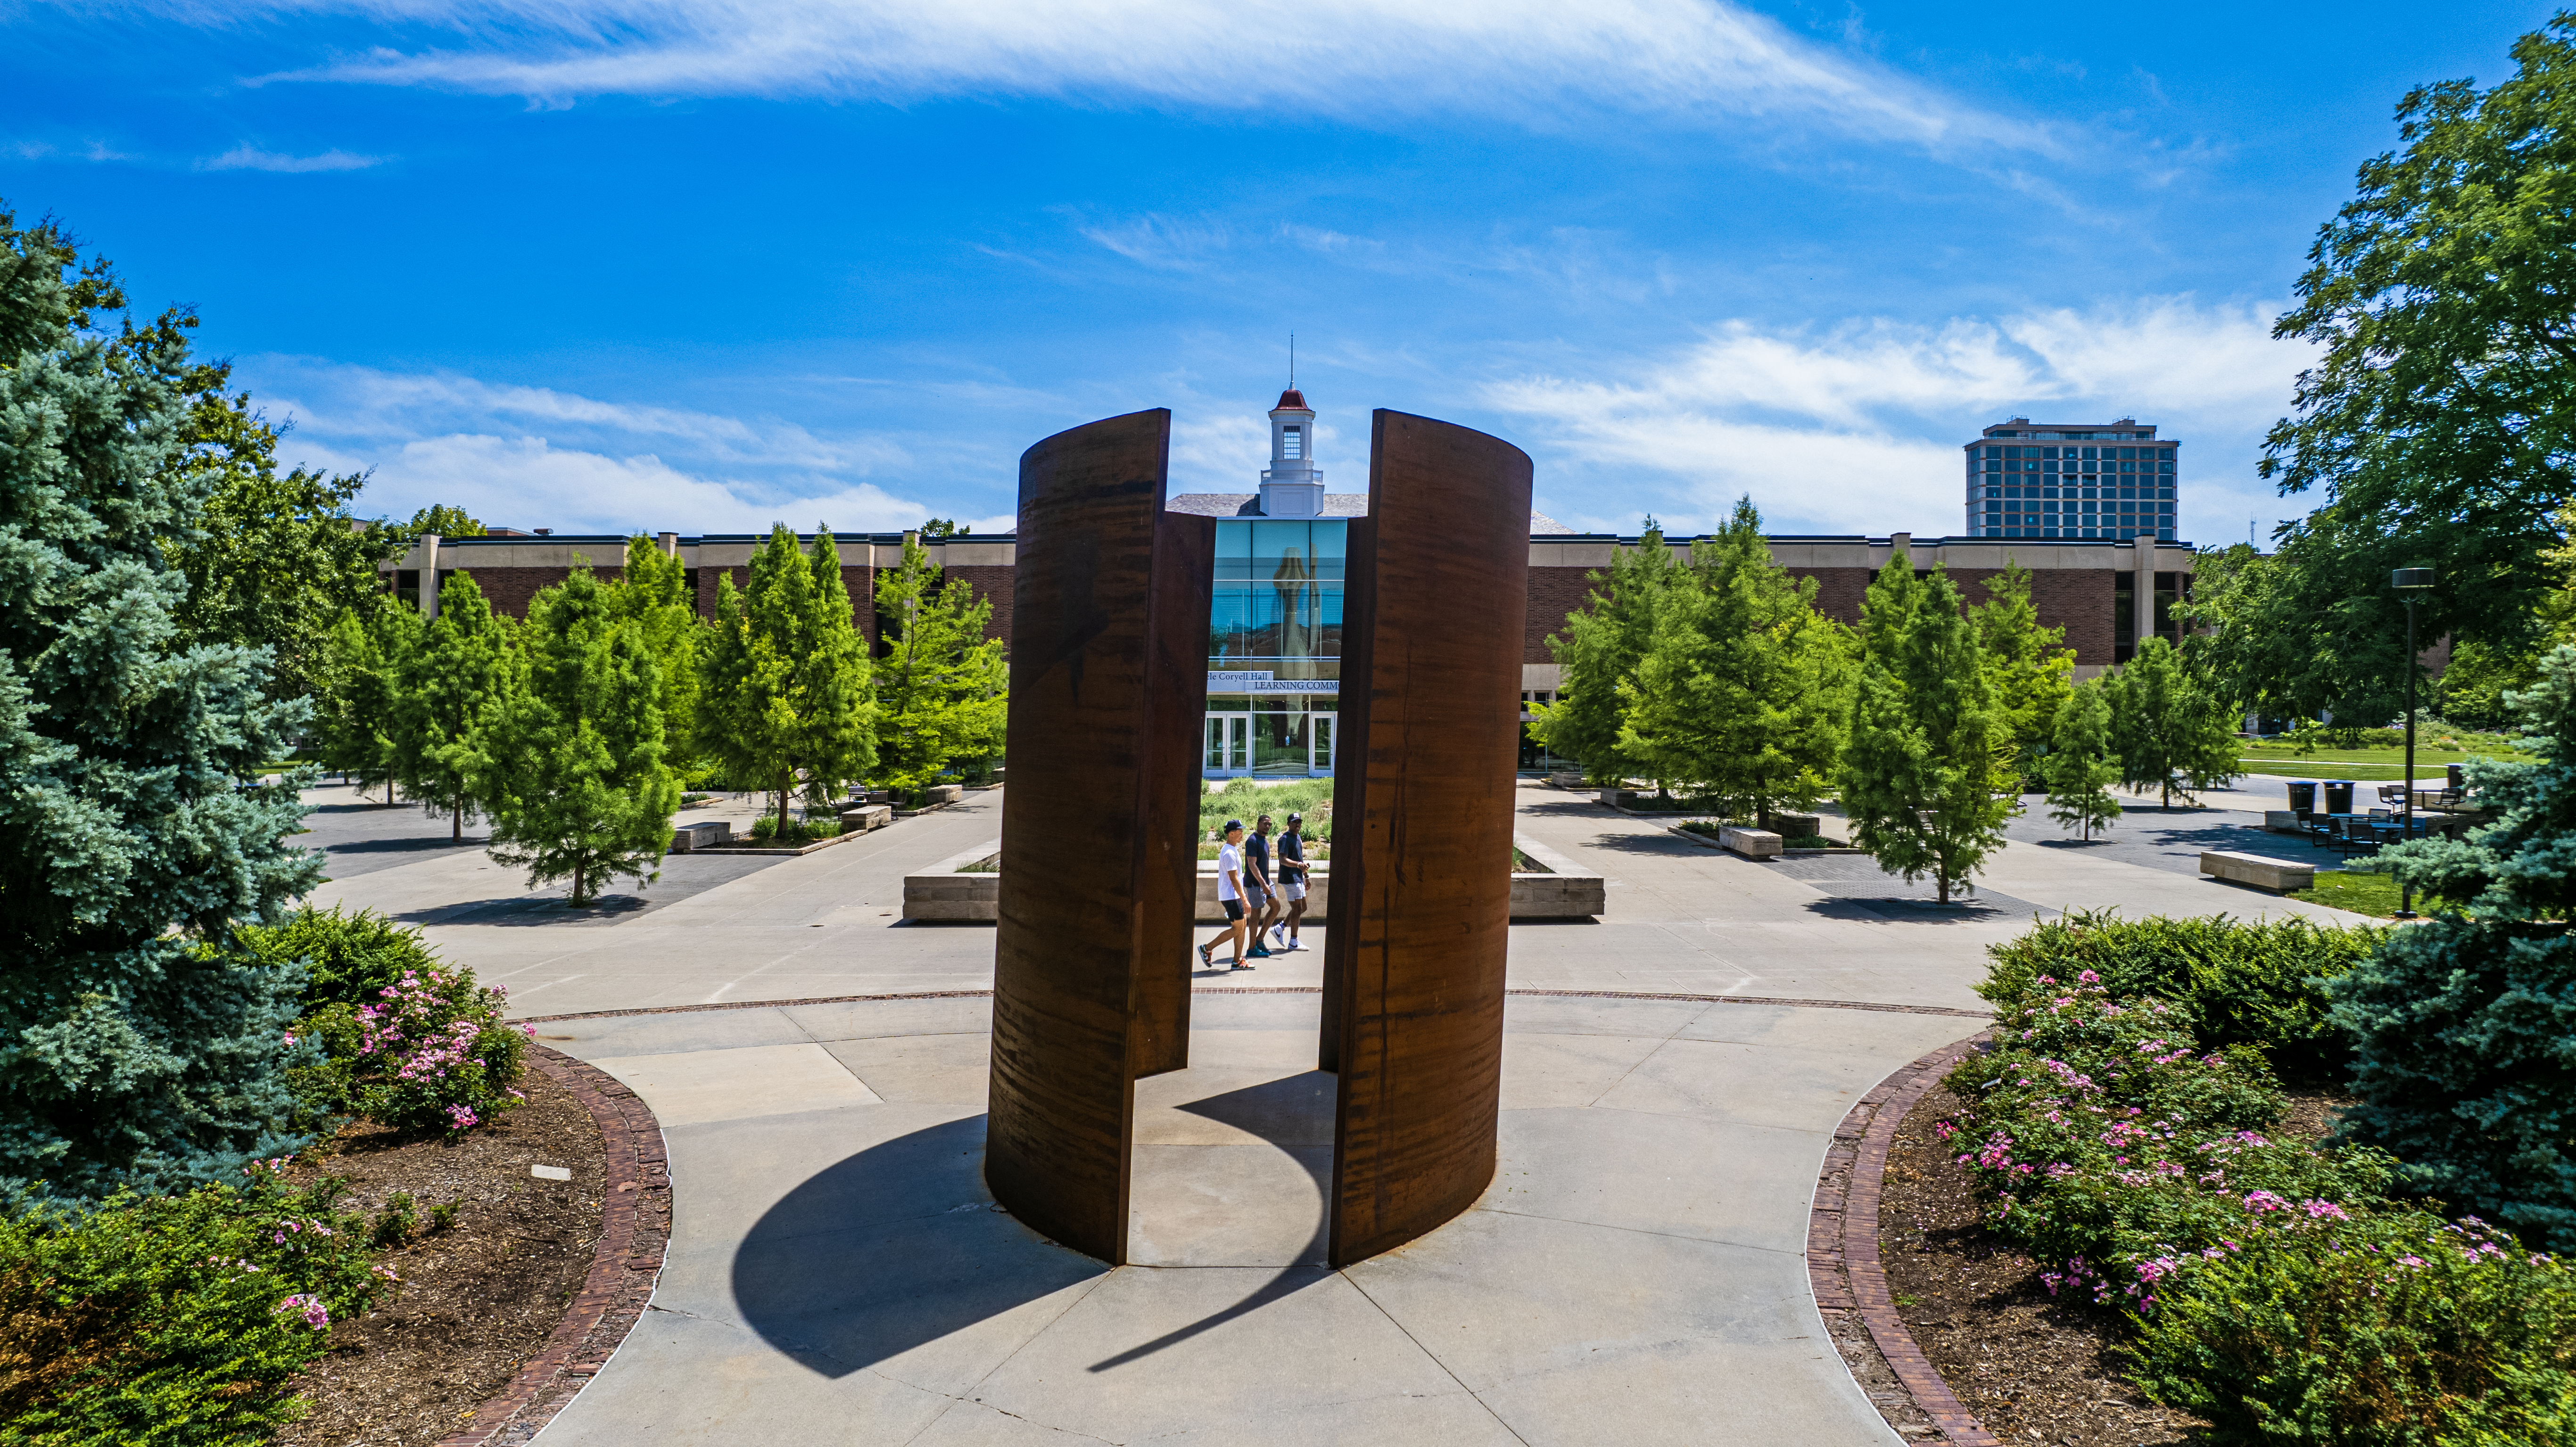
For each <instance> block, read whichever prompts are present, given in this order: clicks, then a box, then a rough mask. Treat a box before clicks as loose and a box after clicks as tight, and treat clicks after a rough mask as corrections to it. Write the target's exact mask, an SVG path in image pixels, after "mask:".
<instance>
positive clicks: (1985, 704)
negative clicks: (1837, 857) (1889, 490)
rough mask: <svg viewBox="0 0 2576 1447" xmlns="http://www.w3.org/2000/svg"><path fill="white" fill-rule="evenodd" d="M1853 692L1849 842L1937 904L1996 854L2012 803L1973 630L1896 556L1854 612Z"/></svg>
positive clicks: (1940, 577) (2008, 764)
mask: <svg viewBox="0 0 2576 1447" xmlns="http://www.w3.org/2000/svg"><path fill="white" fill-rule="evenodd" d="M1860 615H1861V625H1860V634H1861V655H1860V684H1859V688H1858V691H1857V692H1856V693H1855V695H1854V697H1853V703H1852V724H1851V742H1850V744H1849V745H1848V746H1847V747H1846V750H1845V752H1844V755H1843V768H1842V799H1843V812H1844V813H1845V814H1847V815H1848V816H1850V818H1851V821H1852V839H1853V842H1855V843H1857V844H1858V845H1860V847H1861V848H1863V849H1866V850H1868V851H1869V852H1870V853H1871V854H1872V855H1875V856H1876V857H1877V859H1878V862H1879V865H1880V866H1881V867H1882V868H1885V869H1888V870H1891V871H1893V872H1895V873H1898V874H1901V875H1903V876H1905V879H1906V881H1907V882H1908V883H1911V882H1913V881H1914V880H1916V879H1920V878H1922V877H1923V876H1924V875H1926V874H1929V875H1931V876H1932V879H1933V882H1934V883H1935V884H1936V885H1937V886H1938V887H1939V890H1940V895H1941V901H1942V902H1943V903H1944V904H1946V903H1948V902H1949V900H1950V891H1951V890H1952V889H1953V888H1955V887H1957V886H1959V885H1961V884H1964V883H1965V882H1966V881H1967V880H1968V878H1969V877H1970V876H1971V875H1973V874H1974V873H1975V872H1976V868H1977V866H1978V865H1979V864H1980V863H1982V862H1984V860H1985V857H1986V856H1987V855H1988V854H1991V853H1993V852H1994V851H1995V850H1997V849H2000V848H2002V847H2003V843H2004V829H2003V826H2004V821H2005V820H2007V819H2009V818H2011V817H2012V816H2013V815H2014V814H2015V813H2016V812H2018V810H2019V809H2020V805H2019V804H2018V803H2017V802H2016V801H2015V800H2014V799H2013V798H2011V797H2010V796H2008V795H2006V794H2005V793H2003V792H2002V791H2003V790H2004V789H2006V788H2008V787H2010V786H2011V784H2012V783H2013V780H2012V738H2011V735H2010V734H2009V733H2008V732H2006V728H2005V722H2004V718H2003V715H2002V711H2001V710H2000V709H1998V708H1997V707H1996V706H1995V699H1994V683H1993V681H1992V679H1991V678H1990V677H1989V676H1988V674H1987V672H1986V669H1985V668H1984V666H1983V662H1982V660H1981V659H1980V658H1979V657H1978V651H1977V637H1976V632H1975V630H1974V629H1973V628H1971V627H1970V626H1969V624H1968V620H1967V618H1966V617H1965V616H1963V615H1962V614H1961V613H1960V610H1959V590H1958V589H1957V588H1956V587H1954V586H1952V584H1951V582H1950V579H1949V577H1948V575H1947V574H1946V573H1945V572H1944V570H1942V569H1940V568H1935V569H1933V570H1932V574H1931V576H1930V577H1928V578H1920V579H1918V578H1916V577H1915V576H1914V560H1913V558H1912V557H1911V556H1909V555H1908V554H1907V553H1906V552H1905V551H1904V550H1903V549H1899V550H1898V551H1897V553H1896V555H1895V556H1894V557H1892V558H1890V559H1889V560H1888V563H1887V566H1886V567H1885V568H1883V569H1881V570H1880V571H1879V574H1878V576H1877V577H1876V578H1874V579H1872V580H1871V582H1870V585H1869V593H1868V595H1867V596H1866V597H1865V598H1863V599H1862V601H1861V608H1860Z"/></svg>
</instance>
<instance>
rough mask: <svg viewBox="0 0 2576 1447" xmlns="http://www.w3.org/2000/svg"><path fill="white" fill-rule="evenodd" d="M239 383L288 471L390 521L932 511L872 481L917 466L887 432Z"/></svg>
mask: <svg viewBox="0 0 2576 1447" xmlns="http://www.w3.org/2000/svg"><path fill="white" fill-rule="evenodd" d="M241 375H242V376H243V378H244V380H246V381H250V382H252V383H254V384H255V385H256V386H257V387H258V389H259V391H260V394H261V395H262V396H263V397H264V398H266V399H267V407H268V410H269V412H270V415H271V416H272V417H273V418H275V419H276V420H279V421H282V422H286V423H288V424H290V430H289V432H288V434H287V438H286V442H285V444H284V448H283V452H284V454H285V456H286V458H287V460H289V461H290V462H293V463H297V464H300V465H305V466H314V467H321V468H325V469H328V470H331V471H335V472H369V473H371V474H372V475H371V477H370V479H369V482H368V487H367V493H366V497H365V500H364V504H363V505H364V506H366V507H369V508H372V509H375V510H378V511H382V512H385V513H388V514H393V515H408V514H410V513H411V512H413V511H415V510H417V509H419V508H421V507H423V506H426V505H428V504H430V503H433V502H447V503H453V504H456V505H458V506H461V507H464V508H465V509H466V510H467V511H469V512H472V513H474V514H475V515H476V516H477V517H480V518H482V519H484V520H485V521H486V522H491V523H499V524H505V525H510V526H517V527H554V528H558V529H562V530H564V531H569V532H584V531H590V532H626V531H631V530H644V531H658V530H661V529H665V528H669V529H675V530H679V531H685V532H699V531H710V532H724V531H749V530H757V529H760V528H765V527H767V526H768V525H769V524H770V523H771V522H773V521H785V522H790V523H793V524H795V525H796V526H799V527H810V526H812V525H813V524H815V523H816V522H818V521H819V522H826V523H829V524H830V525H831V526H832V527H834V528H837V529H841V530H843V531H850V532H859V531H871V530H877V531H881V530H888V529H893V528H900V527H909V526H911V525H913V524H915V523H918V522H920V521H921V520H922V519H923V518H924V517H926V516H928V515H929V513H930V509H929V508H928V507H927V506H926V505H925V504H924V503H923V502H922V501H920V500H919V499H917V498H915V497H910V496H905V495H903V493H902V492H898V491H896V490H894V489H893V488H890V487H888V486H885V485H881V484H880V483H878V482H876V481H872V480H869V477H868V475H869V474H871V473H874V472H877V471H879V470H881V469H886V468H900V467H902V466H903V465H904V464H906V463H908V462H910V461H911V460H912V459H911V456H910V454H909V453H908V452H907V451H906V449H905V448H903V447H902V446H901V445H899V444H897V443H895V442H893V441H890V440H888V439H885V438H882V437H876V436H869V435H853V436H844V437H825V436H820V435H817V434H816V433H814V432H812V431H809V430H808V429H806V428H804V427H800V426H797V425H795V424H793V423H787V422H780V421H777V420H775V419H768V418H747V417H736V416H728V415H725V414H722V413H714V412H703V411H695V410H689V409H682V408H671V407H657V406H643V405H635V404H630V403H622V402H612V401H606V400H602V399H600V398H595V397H585V396H581V395H579V394H577V393H571V392H564V391H559V390H555V389H551V388H544V387H523V386H511V385H506V384H496V383H490V382H484V381H481V380H479V379H476V378H472V377H465V376H458V375H455V374H451V373H437V374H428V375H419V374H403V373H392V372H383V371H377V370H374V369H371V368H365V367H347V366H339V365H336V364H332V363H328V362H320V361H315V360H313V359H310V358H298V357H255V358H250V359H247V360H245V361H244V362H243V363H242V364H241ZM905 491H909V489H905Z"/></svg>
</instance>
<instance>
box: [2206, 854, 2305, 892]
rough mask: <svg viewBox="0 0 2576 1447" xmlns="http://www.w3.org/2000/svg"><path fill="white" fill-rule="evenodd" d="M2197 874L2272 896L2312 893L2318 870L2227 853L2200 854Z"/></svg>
mask: <svg viewBox="0 0 2576 1447" xmlns="http://www.w3.org/2000/svg"><path fill="white" fill-rule="evenodd" d="M2200 872H2201V873H2203V874H2206V875H2210V876H2212V877H2214V878H2218V879H2223V880H2226V881H2227V882H2228V883H2230V884H2247V885H2252V886H2253V887H2254V888H2256V889H2267V890H2270V891H2271V892H2272V893H2274V894H2288V893H2290V892H2291V891H2292V890H2298V889H2313V888H2315V887H2316V883H2317V870H2316V866H2315V865H2313V864H2292V863H2290V862H2289V861H2287V860H2282V859H2267V858H2265V857H2263V856H2262V855H2260V854H2238V853H2236V852H2235V851H2233V850H2227V849H2210V850H2205V851H2203V852H2202V854H2201V856H2200Z"/></svg>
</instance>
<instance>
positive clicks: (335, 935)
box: [245, 910, 526, 1133]
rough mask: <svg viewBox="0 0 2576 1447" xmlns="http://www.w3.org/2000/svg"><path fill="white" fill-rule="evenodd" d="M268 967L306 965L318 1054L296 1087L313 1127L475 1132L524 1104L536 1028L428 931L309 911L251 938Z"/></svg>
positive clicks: (304, 1026)
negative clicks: (364, 1122) (358, 1124)
mask: <svg viewBox="0 0 2576 1447" xmlns="http://www.w3.org/2000/svg"><path fill="white" fill-rule="evenodd" d="M245 934H246V936H247V937H248V943H249V945H250V947H251V948H252V949H253V950H254V952H256V953H257V954H259V955H260V956H262V957H263V958H264V959H268V960H274V961H277V962H281V963H285V962H293V963H299V964H302V965H303V966H304V967H305V969H306V971H307V977H306V983H305V988H304V1004H305V1014H304V1016H303V1018H302V1019H299V1020H298V1021H296V1023H295V1025H294V1026H293V1028H292V1029H290V1030H289V1032H288V1034H289V1036H290V1041H291V1043H302V1044H304V1045H305V1046H306V1047H307V1051H308V1054H307V1055H306V1057H305V1060H304V1063H303V1064H301V1065H299V1066H298V1067H297V1068H296V1069H295V1070H294V1071H293V1072H292V1073H291V1076H290V1078H291V1079H292V1080H293V1081H294V1082H295V1085H296V1089H297V1093H298V1096H299V1098H300V1099H301V1100H302V1101H303V1103H304V1106H305V1109H306V1112H307V1115H308V1116H309V1117H310V1118H311V1120H310V1122H309V1123H310V1124H312V1125H314V1126H316V1127H317V1128H318V1127H322V1126H324V1125H325V1124H326V1123H327V1122H328V1121H329V1119H330V1118H332V1117H336V1116H347V1115H365V1116H369V1117H371V1118H373V1119H375V1120H378V1121H381V1122H383V1123H384V1124H387V1125H391V1126H397V1127H401V1128H403V1129H407V1130H440V1131H446V1132H450V1133H453V1132H457V1131H464V1130H470V1129H472V1128H473V1127H475V1126H477V1125H480V1124H482V1123H483V1122H485V1121H487V1120H489V1119H491V1118H492V1116H493V1115H494V1114H495V1113H496V1112H499V1111H503V1110H507V1109H509V1108H510V1107H511V1106H512V1105H514V1104H515V1103H517V1100H518V1092H517V1091H516V1090H515V1089H513V1088H512V1087H513V1086H514V1085H515V1084H516V1083H517V1081H518V1078H519V1072H520V1069H521V1066H522V1055H523V1052H524V1049H525V1036H526V1031H525V1029H524V1027H513V1026H510V1025H507V1024H505V1023H504V1022H503V1021H502V1018H501V1009H502V997H503V991H502V990H501V989H499V988H497V987H495V988H486V987H484V986H482V985H480V984H478V983H476V981H475V979H474V972H473V971H471V970H467V969H463V968H460V967H458V966H454V965H447V964H442V963H440V962H439V960H438V958H437V957H436V956H435V955H433V954H431V953H430V951H429V948H428V947H427V946H426V945H425V944H423V943H422V942H421V938H420V932H419V931H418V930H415V929H409V928H406V927H404V926H401V925H397V924H395V923H394V922H393V921H391V920H389V919H386V918H385V917H384V916H382V915H378V914H373V913H370V912H367V911H364V910H362V911H360V912H358V913H356V914H343V913H341V912H340V911H338V910H331V911H319V910H305V911H303V912H301V913H299V914H297V915H295V916H294V917H293V918H291V919H289V920H288V921H287V922H286V923H285V924H283V925H280V926H277V927H275V928H273V929H261V930H252V931H246V932H245Z"/></svg>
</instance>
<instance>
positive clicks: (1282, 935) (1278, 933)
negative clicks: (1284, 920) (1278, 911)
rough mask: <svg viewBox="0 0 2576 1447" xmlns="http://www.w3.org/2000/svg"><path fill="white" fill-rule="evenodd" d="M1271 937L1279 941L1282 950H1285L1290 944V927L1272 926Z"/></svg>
mask: <svg viewBox="0 0 2576 1447" xmlns="http://www.w3.org/2000/svg"><path fill="white" fill-rule="evenodd" d="M1270 937H1271V938H1272V939H1274V940H1277V941H1278V942H1279V943H1280V945H1281V947H1282V948H1285V947H1286V945H1287V943H1288V926H1286V925H1284V924H1274V925H1272V926H1271V927H1270Z"/></svg>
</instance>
